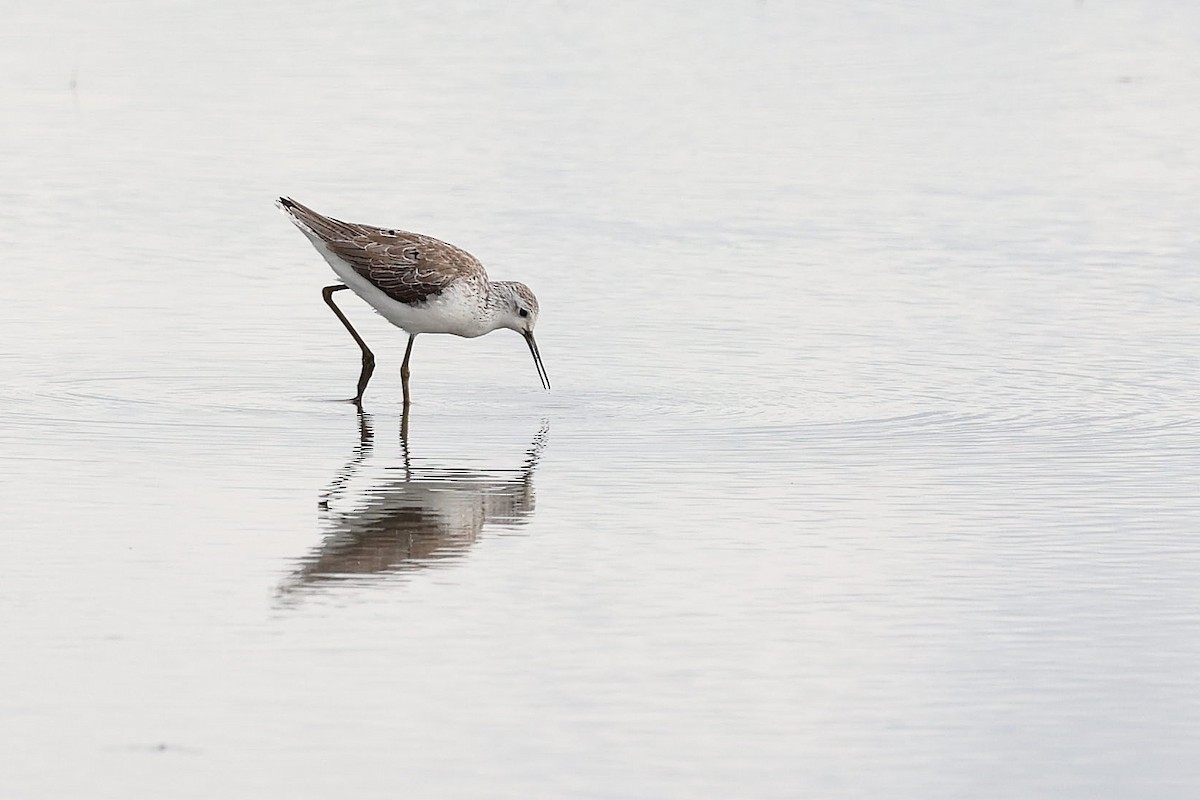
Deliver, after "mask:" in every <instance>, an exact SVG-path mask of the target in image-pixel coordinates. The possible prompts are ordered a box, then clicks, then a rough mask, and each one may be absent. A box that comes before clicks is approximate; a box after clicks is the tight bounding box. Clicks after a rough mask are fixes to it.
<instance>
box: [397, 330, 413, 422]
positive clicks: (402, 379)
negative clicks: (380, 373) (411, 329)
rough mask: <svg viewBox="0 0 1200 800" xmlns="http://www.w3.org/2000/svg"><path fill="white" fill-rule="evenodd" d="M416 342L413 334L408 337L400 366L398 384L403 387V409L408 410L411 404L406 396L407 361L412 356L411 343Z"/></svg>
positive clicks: (407, 395)
mask: <svg viewBox="0 0 1200 800" xmlns="http://www.w3.org/2000/svg"><path fill="white" fill-rule="evenodd" d="M416 340H417V335H416V334H415V333H410V334H409V335H408V347H407V348H405V350H404V363H403V364H401V365H400V383H401V384H402V385H403V386H404V407H405V408H408V407H409V405H410V404H411V403H412V400H411V399H410V398H409V394H408V359H409V357H410V356H411V355H412V346H413V342H415V341H416Z"/></svg>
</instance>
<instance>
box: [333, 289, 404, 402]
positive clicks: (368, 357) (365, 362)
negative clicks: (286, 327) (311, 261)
mask: <svg viewBox="0 0 1200 800" xmlns="http://www.w3.org/2000/svg"><path fill="white" fill-rule="evenodd" d="M346 288H348V287H346V286H343V285H342V284H340V283H339V284H336V285H334V286H326V287H325V288H324V289H322V290H321V296H322V297H324V298H325V303H326V304H327V305H328V306H329V307H330V308H332V309H333V313H334V314H336V315H337V318H338V319H340V320H341V321H342V324H343V325H345V326H346V330H348V331H350V335H351V336H353V337H354V341H355V342H357V343H358V346H359V348H361V349H362V372H361V373H359V376H358V394H357V395H355V397H354V400H353V401H352V402H353V403H354V405H356V406H358V408H359V409H360V410H361V409H362V398H363V392H365V391H366V389H367V383H368V382H369V381H370V380H371V373H372V372H374V371H375V354H374V353H372V352H371V348H369V347H367V343H366V342H364V341H363V340H362V337H361V336H359V335H358V331H356V330H354V326H353V325H351V324H350V320H348V319H346V315H345V314H343V313H342V310H341V309H340V308H338V307H337V305H335V304H334V302H333V293H334V292H340V291H341V290H342V289H346ZM410 346H411V342H410Z"/></svg>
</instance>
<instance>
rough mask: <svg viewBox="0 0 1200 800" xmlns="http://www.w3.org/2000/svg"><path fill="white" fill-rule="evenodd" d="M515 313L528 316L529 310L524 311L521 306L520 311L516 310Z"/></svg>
mask: <svg viewBox="0 0 1200 800" xmlns="http://www.w3.org/2000/svg"><path fill="white" fill-rule="evenodd" d="M517 313H518V314H520V315H521V316H522V317H528V316H529V312H528V311H526V310H525V309H523V308H522V309H521V310H520V311H518V312H517Z"/></svg>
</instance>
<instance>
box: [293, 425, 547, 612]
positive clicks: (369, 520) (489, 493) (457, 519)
mask: <svg viewBox="0 0 1200 800" xmlns="http://www.w3.org/2000/svg"><path fill="white" fill-rule="evenodd" d="M409 417H410V413H409V412H408V411H407V410H406V412H405V414H404V416H403V419H402V422H401V423H400V426H399V429H400V446H401V460H400V463H389V462H387V461H384V462H383V463H376V461H375V459H374V458H373V450H374V439H375V433H374V420H373V417H372V415H371V414H367V413H364V412H361V411H359V412H358V424H359V442H358V445H357V447H356V448H355V451H354V455H353V457H352V458H351V459H350V460H349V461H348V462H347V463H346V465H345V467H344V468H343V469H342V470H340V471H339V473H338V475H337V476H336V477H335V478H334V480H333V481H332V483H331V484H330V486H329V487H328V489H326V490H325V491H324V492H323V493H322V497H321V501H320V520H321V529H322V530H323V531H324V538H323V540H322V541H321V544H320V545H319V546H317V547H316V548H314V549H313V550H312V552H310V553H308V554H307V555H305V556H304V557H303V558H301V559H300V564H299V566H298V567H297V569H296V570H295V571H294V572H293V573H292V574H291V575H290V576H289V577H288V578H287V580H285V581H284V583H283V585H282V586H281V587H280V591H281V593H283V594H285V595H293V594H296V593H300V592H307V591H312V590H315V589H318V588H320V587H321V586H322V585H326V584H332V585H338V586H341V585H345V584H347V583H350V584H362V583H364V581H366V580H369V579H380V578H386V577H388V576H395V575H396V574H398V573H403V572H405V571H409V570H419V569H426V568H428V567H432V566H438V565H445V564H446V562H453V561H454V560H455V559H458V558H461V557H463V556H464V555H465V554H466V551H467V550H468V549H469V548H470V547H471V546H472V545H473V544H475V543H476V542H477V541H478V540H479V538H480V536H481V535H483V533H484V531H485V529H488V528H500V529H503V528H508V529H515V528H517V527H519V526H522V525H525V524H527V523H528V522H529V517H530V516H531V515H532V514H533V511H534V490H533V474H534V469H535V468H536V467H537V464H538V461H539V460H540V458H541V455H542V449H543V448H544V447H545V445H546V441H547V436H548V434H549V430H550V427H549V423H548V422H547V423H543V425H542V427H541V429H540V430H539V431H538V432H537V434H536V435H535V436H534V438H533V441H532V442H531V443H530V445H529V449H528V450H527V451H526V453H525V459H524V462H523V463H522V464H521V465H520V466H519V467H516V468H511V469H495V470H487V471H484V470H480V469H476V468H456V467H454V466H452V465H444V464H435V463H430V459H428V458H421V457H420V456H419V455H417V456H413V455H412V454H411V453H410V452H409V441H408V426H409Z"/></svg>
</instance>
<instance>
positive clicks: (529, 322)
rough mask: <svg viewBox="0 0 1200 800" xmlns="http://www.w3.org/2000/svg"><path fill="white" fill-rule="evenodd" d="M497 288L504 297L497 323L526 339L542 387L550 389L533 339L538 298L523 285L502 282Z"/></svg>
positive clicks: (513, 282)
mask: <svg viewBox="0 0 1200 800" xmlns="http://www.w3.org/2000/svg"><path fill="white" fill-rule="evenodd" d="M496 286H498V287H499V288H500V290H501V296H502V304H501V306H500V308H499V310H498V311H499V313H498V318H497V322H499V324H500V327H503V328H508V329H509V330H513V331H516V332H517V333H519V334H521V335H522V336H524V337H525V343H526V344H528V345H529V352H530V353H531V354H533V363H534V364H535V365H536V366H537V371H538V377H539V378H540V379H541V381H542V386H543V387H545V388H546V389H549V388H550V378H549V377H548V376H547V375H546V368H545V367H544V366H542V356H541V354H540V353H539V352H538V346H537V341H536V340H535V339H534V338H533V328H534V326H535V325H537V319H538V301H537V298H536V297H534V294H533V292H531V291H530V290H529V287H528V286H526V285H525V284H523V283H518V282H516V281H501V282H499V283H497V284H496Z"/></svg>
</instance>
